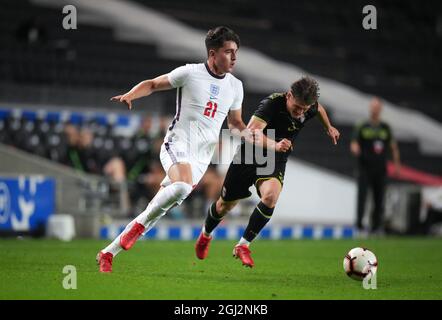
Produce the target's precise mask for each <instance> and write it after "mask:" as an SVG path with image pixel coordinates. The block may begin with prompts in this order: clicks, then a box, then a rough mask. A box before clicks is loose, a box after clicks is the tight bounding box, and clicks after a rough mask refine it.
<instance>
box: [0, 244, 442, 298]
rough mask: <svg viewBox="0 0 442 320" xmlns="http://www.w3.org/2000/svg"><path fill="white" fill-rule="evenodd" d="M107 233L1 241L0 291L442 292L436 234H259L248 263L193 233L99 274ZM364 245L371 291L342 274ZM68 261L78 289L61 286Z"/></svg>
mask: <svg viewBox="0 0 442 320" xmlns="http://www.w3.org/2000/svg"><path fill="white" fill-rule="evenodd" d="M107 243H108V242H107V241H98V240H75V241H72V242H68V243H63V242H59V241H56V240H28V239H23V240H4V239H3V240H1V241H0V273H1V281H0V299H173V300H175V299H192V300H193V299H201V300H205V299H209V300H215V299H216V300H218V299H263V300H272V299H276V300H280V299H441V298H442V273H441V271H442V250H441V248H442V239H424V238H392V239H389V238H386V239H376V240H284V241H267V240H266V241H264V240H259V239H258V240H257V241H255V242H254V243H253V245H252V247H251V249H252V253H253V258H254V260H255V268H253V269H249V268H245V267H243V266H241V263H240V261H239V260H236V259H233V258H232V247H233V245H234V242H231V241H216V240H215V241H213V242H212V244H211V251H210V253H209V257H208V258H207V259H206V260H203V261H200V260H198V259H197V258H196V257H195V255H194V248H193V245H194V242H193V241H152V240H150V241H149V240H148V241H140V242H139V243H137V244H136V245H135V247H134V248H133V249H132V250H130V251H128V252H122V253H121V254H120V255H118V256H117V258H116V259H115V260H114V270H113V273H112V274H100V273H99V272H98V268H97V265H96V264H95V255H96V253H97V252H98V250H99V249H100V248H102V247H103V246H104V245H105V244H107ZM356 246H365V247H368V248H370V249H371V250H373V251H374V252H375V254H376V255H377V257H378V260H379V269H378V275H377V289H376V290H365V289H363V287H362V283H361V282H358V281H355V280H352V279H350V278H348V277H347V275H346V274H345V273H344V271H343V267H342V261H343V257H344V255H345V254H346V253H347V251H348V250H349V249H351V248H353V247H356ZM65 265H73V266H75V267H76V270H77V289H71V290H66V289H64V288H63V285H62V283H63V278H64V277H65V276H67V274H64V273H63V267H64V266H65Z"/></svg>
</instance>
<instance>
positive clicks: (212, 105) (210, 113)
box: [204, 101, 218, 118]
mask: <svg viewBox="0 0 442 320" xmlns="http://www.w3.org/2000/svg"><path fill="white" fill-rule="evenodd" d="M217 108H218V105H217V104H216V102H212V101H209V102H207V104H206V108H205V109H204V115H205V116H207V117H211V118H213V117H215V113H216V109H217Z"/></svg>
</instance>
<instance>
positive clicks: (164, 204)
mask: <svg viewBox="0 0 442 320" xmlns="http://www.w3.org/2000/svg"><path fill="white" fill-rule="evenodd" d="M191 192H192V186H191V185H190V184H187V183H185V182H181V181H178V182H174V183H172V184H171V185H169V186H167V187H165V188H164V189H162V190H160V191H159V192H158V193H157V194H156V195H155V197H154V198H153V199H152V201H150V203H149V205H148V206H147V208H146V210H144V211H143V212H142V213H141V214H139V215H138V216H137V217H136V218H135V219H134V220H132V221H131V222H130V223H129V224H128V225H127V226H126V228H125V229H124V231H123V232H122V233H121V234H120V235H118V237H116V238H115V240H114V241H112V243H111V244H110V245H109V246H107V247H106V248H104V249H103V250H102V252H110V253H112V254H113V255H114V256H116V255H117V254H118V253H119V252H120V251H121V250H122V248H121V246H120V237H121V235H122V234H124V233H126V232H128V231H129V230H130V229H131V228H132V226H133V225H134V223H135V222H138V223H140V224H142V225H144V227H145V228H146V229H145V230H144V232H143V234H146V233H147V232H148V231H149V230H150V229H152V227H153V226H154V225H155V224H156V222H157V221H158V220H159V219H160V218H161V217H162V216H163V215H165V214H166V213H167V211H169V210H170V209H171V208H172V207H174V206H176V205H180V204H181V203H182V202H183V201H184V199H186V198H187V196H188V195H189V194H190V193H191Z"/></svg>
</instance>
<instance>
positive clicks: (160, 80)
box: [111, 74, 172, 110]
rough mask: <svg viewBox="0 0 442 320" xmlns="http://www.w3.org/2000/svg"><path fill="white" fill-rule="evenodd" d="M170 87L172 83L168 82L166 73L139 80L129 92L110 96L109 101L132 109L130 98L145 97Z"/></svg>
mask: <svg viewBox="0 0 442 320" xmlns="http://www.w3.org/2000/svg"><path fill="white" fill-rule="evenodd" d="M168 89H172V85H171V84H170V82H169V79H168V76H167V74H163V75H162V76H159V77H156V78H155V79H149V80H144V81H141V82H140V83H139V84H137V85H136V86H135V87H133V88H132V89H131V90H130V91H129V92H127V93H125V94H122V95H118V96H115V97H112V98H111V101H117V102H122V103H125V104H126V105H127V107H128V108H129V110H131V109H132V100H135V99H138V98H141V97H146V96H148V95H150V94H152V93H154V92H156V91H161V90H168Z"/></svg>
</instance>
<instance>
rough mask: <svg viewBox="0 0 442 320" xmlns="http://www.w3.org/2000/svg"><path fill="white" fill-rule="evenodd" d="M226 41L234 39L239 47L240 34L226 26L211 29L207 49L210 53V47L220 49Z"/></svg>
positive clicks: (207, 37) (207, 36)
mask: <svg viewBox="0 0 442 320" xmlns="http://www.w3.org/2000/svg"><path fill="white" fill-rule="evenodd" d="M226 41H234V42H235V43H236V45H237V46H238V48H239V45H240V40H239V36H238V35H237V34H236V33H235V32H234V31H233V30H232V29H229V28H227V27H224V26H219V27H216V28H213V29H210V30H209V31H208V32H207V35H206V49H207V54H209V50H210V49H219V48H221V47H222V46H223V45H224V42H226Z"/></svg>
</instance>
